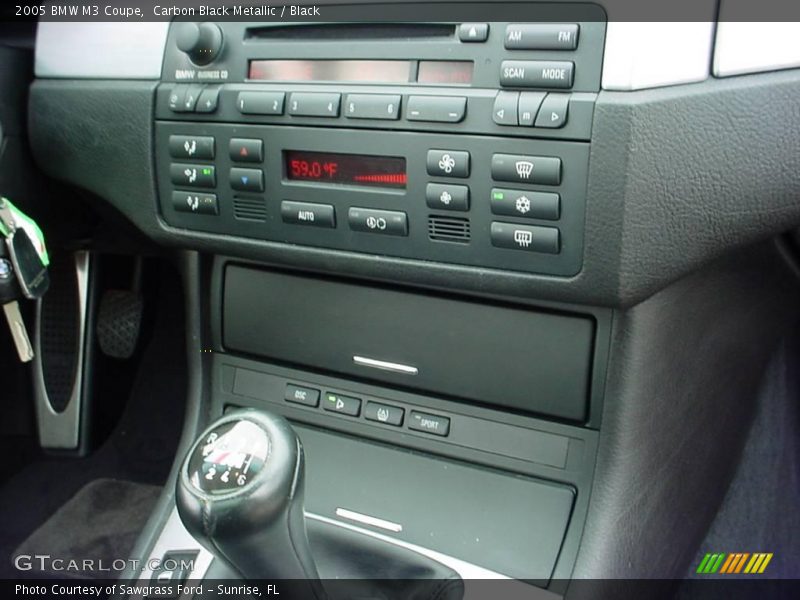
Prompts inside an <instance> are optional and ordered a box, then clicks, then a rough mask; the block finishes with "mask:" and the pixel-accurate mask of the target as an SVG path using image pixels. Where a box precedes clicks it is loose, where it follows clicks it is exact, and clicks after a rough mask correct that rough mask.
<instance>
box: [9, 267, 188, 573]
mask: <svg viewBox="0 0 800 600" xmlns="http://www.w3.org/2000/svg"><path fill="white" fill-rule="evenodd" d="M179 285H180V284H179V280H178V278H177V277H172V278H170V277H167V276H165V277H164V282H163V285H162V289H161V291H160V293H159V294H158V297H157V298H156V299H157V300H158V301H159V311H158V315H157V317H156V322H155V324H154V325H155V326H154V331H153V334H152V336H151V337H150V338H149V341H148V343H147V346H146V348H145V350H144V352H143V353H142V357H141V361H140V363H139V365H138V369H137V372H136V377H135V379H134V381H133V385H132V386H131V389H130V393H129V394H128V402H127V404H126V407H125V411H124V413H123V414H122V417H121V418H120V420H119V423H118V424H117V426H116V427H115V429H114V431H113V433H112V434H111V436H110V437H109V438H108V439H107V440H106V441H105V442H104V443H103V444H102V445H101V446H100V447H99V448H98V449H97V450H96V451H95V452H94V453H93V454H91V455H89V456H87V457H86V458H81V459H75V458H67V457H58V456H44V457H41V458H40V459H39V460H35V461H34V462H32V463H31V464H28V465H26V466H24V467H23V468H22V469H20V470H18V471H17V472H15V473H14V474H13V475H11V476H10V477H9V478H8V479H7V481H5V482H4V483H3V484H2V486H0V579H2V578H15V577H19V576H20V572H19V571H18V570H17V569H16V568H15V567H14V565H13V560H12V554H13V552H14V550H15V549H16V548H17V547H18V546H19V545H20V544H21V543H22V542H23V541H24V540H25V539H26V538H28V537H29V536H30V535H31V534H32V533H33V532H34V531H35V530H36V529H37V528H39V527H40V526H42V525H43V524H44V523H45V522H46V521H47V520H48V519H49V518H50V517H52V516H53V515H55V514H56V513H57V512H58V511H59V509H61V508H62V506H64V505H65V504H66V503H67V502H68V501H69V500H70V499H71V498H73V497H74V496H75V495H76V494H77V493H78V491H79V490H80V489H81V488H83V487H84V486H86V485H87V484H89V483H91V482H93V481H95V480H97V479H117V480H123V481H131V482H135V483H143V484H151V485H163V483H164V481H166V478H167V475H168V474H169V470H170V468H171V466H172V461H173V458H174V456H175V450H176V448H177V445H178V440H179V439H180V433H181V428H182V426H183V417H184V415H183V412H184V406H185V397H186V366H185V350H184V348H185V346H184V321H183V307H182V297H181V294H180V287H179ZM103 400H104V398H103V397H102V396H100V397H97V398H96V399H95V401H96V402H103ZM108 400H112V399H108ZM7 450H8V451H7V452H6V453H5V456H8V457H15V456H16V455H17V454H18V453H17V452H15V451H13V450H12V449H7ZM70 535H72V534H71V533H70V532H69V530H67V531H66V532H65V533H64V536H65V537H69V536H70Z"/></svg>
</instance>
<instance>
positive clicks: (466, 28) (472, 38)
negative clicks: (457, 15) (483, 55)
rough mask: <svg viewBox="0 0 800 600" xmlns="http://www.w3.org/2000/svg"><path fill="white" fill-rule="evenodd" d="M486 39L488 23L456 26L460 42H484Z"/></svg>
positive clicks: (487, 36)
mask: <svg viewBox="0 0 800 600" xmlns="http://www.w3.org/2000/svg"><path fill="white" fill-rule="evenodd" d="M488 38H489V24H488V23H462V24H461V25H459V26H458V39H459V40H461V41H462V42H485V41H486V40H487V39H488Z"/></svg>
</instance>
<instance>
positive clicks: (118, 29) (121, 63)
mask: <svg viewBox="0 0 800 600" xmlns="http://www.w3.org/2000/svg"><path fill="white" fill-rule="evenodd" d="M710 4H711V5H713V3H710ZM708 13H709V19H713V16H714V12H713V7H710V8H709V11H708ZM169 25H170V24H169V23H168V22H142V23H128V22H98V23H88V22H84V23H67V22H48V21H43V22H41V23H39V29H38V33H37V37H36V60H35V72H36V76H37V77H42V78H45V77H47V78H60V79H153V80H155V79H159V78H160V76H161V70H162V65H163V60H164V50H165V46H166V42H167V34H168V30H169ZM762 25H763V24H762ZM606 35H607V41H606V48H605V55H604V60H603V62H604V66H603V89H606V90H617V91H624V90H637V89H644V88H650V87H659V86H665V85H675V84H679V83H688V82H694V81H702V80H703V79H706V78H707V77H708V74H709V63H710V60H711V49H712V45H713V39H714V23H712V22H684V23H662V22H651V23H641V22H639V23H637V22H625V21H618V22H610V23H609V25H608V31H607V34H606ZM676 39H680V40H681V43H680V44H676V43H675V40H676ZM790 39H794V38H790ZM760 55H762V56H763V55H764V51H762V52H761V53H760ZM775 60H780V59H779V58H776V59H775Z"/></svg>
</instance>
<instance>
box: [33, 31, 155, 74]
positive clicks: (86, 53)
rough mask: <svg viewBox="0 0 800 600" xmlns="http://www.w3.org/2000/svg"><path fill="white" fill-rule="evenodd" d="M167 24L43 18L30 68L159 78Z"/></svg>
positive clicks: (44, 72) (47, 71) (46, 72)
mask: <svg viewBox="0 0 800 600" xmlns="http://www.w3.org/2000/svg"><path fill="white" fill-rule="evenodd" d="M169 25H170V24H169V23H167V22H143V23H128V22H119V23H117V22H98V23H62V22H48V21H42V22H40V23H39V27H38V31H37V33H36V58H35V63H34V71H35V73H36V76H37V77H53V78H60V79H70V78H72V79H158V78H159V77H161V65H162V63H163V60H164V48H165V46H166V43H167V33H168V31H169Z"/></svg>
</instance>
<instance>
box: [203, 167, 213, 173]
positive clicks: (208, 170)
mask: <svg viewBox="0 0 800 600" xmlns="http://www.w3.org/2000/svg"><path fill="white" fill-rule="evenodd" d="M203 175H211V169H209V168H205V169H203Z"/></svg>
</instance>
